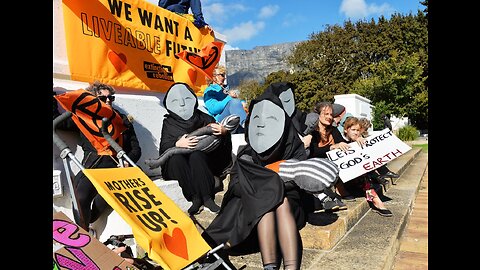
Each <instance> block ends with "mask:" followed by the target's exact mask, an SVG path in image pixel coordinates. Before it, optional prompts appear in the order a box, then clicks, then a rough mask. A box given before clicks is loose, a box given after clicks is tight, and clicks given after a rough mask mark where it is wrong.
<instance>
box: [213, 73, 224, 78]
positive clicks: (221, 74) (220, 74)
mask: <svg viewBox="0 0 480 270" xmlns="http://www.w3.org/2000/svg"><path fill="white" fill-rule="evenodd" d="M213 75H215V76H222V77H225V74H224V73H218V74H213Z"/></svg>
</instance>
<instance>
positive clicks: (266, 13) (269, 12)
mask: <svg viewBox="0 0 480 270" xmlns="http://www.w3.org/2000/svg"><path fill="white" fill-rule="evenodd" d="M278 10H280V7H279V6H278V5H268V6H264V7H262V8H261V9H260V14H258V18H260V19H266V18H270V17H272V16H274V15H275V14H277V12H278Z"/></svg>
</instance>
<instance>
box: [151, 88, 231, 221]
mask: <svg viewBox="0 0 480 270" xmlns="http://www.w3.org/2000/svg"><path fill="white" fill-rule="evenodd" d="M163 105H164V107H165V109H166V110H167V114H166V115H165V118H164V120H163V125H162V134H161V139H160V147H159V154H160V156H161V155H162V153H163V152H165V151H167V150H168V149H170V148H172V147H185V148H191V149H193V148H195V146H196V145H197V143H198V138H196V136H187V135H188V134H189V133H191V132H193V131H195V130H197V129H199V128H201V127H204V126H206V125H210V126H211V127H212V129H213V134H214V135H217V136H220V137H221V138H222V139H221V140H220V143H219V146H218V147H217V148H216V149H215V150H213V151H211V152H208V153H206V152H204V151H200V150H196V151H192V152H190V153H183V154H174V155H172V156H171V157H170V158H169V159H168V160H167V161H166V162H165V164H164V165H163V166H162V167H161V170H162V177H163V178H164V179H172V180H177V181H178V183H179V185H180V187H181V188H182V193H183V196H184V197H185V199H187V201H190V202H192V206H191V207H190V208H189V209H188V213H189V214H191V215H195V214H198V213H200V212H201V211H202V210H203V206H205V207H206V208H208V209H209V210H210V211H211V212H214V213H216V212H218V211H219V210H220V207H219V206H218V205H217V204H215V202H214V196H215V180H214V176H218V175H220V174H222V172H223V171H224V170H225V169H226V168H227V167H228V166H229V165H230V164H231V163H232V141H231V135H230V133H229V132H228V131H227V129H226V128H225V127H224V126H222V125H220V124H218V123H216V121H215V119H214V118H213V117H212V116H210V115H208V114H206V113H204V112H202V111H200V110H199V109H198V99H197V96H196V95H195V93H194V92H193V90H192V89H191V88H190V87H189V86H188V85H187V84H184V83H175V84H173V85H172V86H171V87H170V88H169V89H168V91H167V93H166V94H165V98H164V99H163Z"/></svg>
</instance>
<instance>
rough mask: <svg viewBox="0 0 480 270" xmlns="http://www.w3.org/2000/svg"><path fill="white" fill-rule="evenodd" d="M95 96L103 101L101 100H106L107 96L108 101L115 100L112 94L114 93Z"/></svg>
mask: <svg viewBox="0 0 480 270" xmlns="http://www.w3.org/2000/svg"><path fill="white" fill-rule="evenodd" d="M97 98H98V99H100V100H101V101H103V102H107V98H108V100H110V102H112V101H114V100H115V96H114V95H108V96H98V97H97Z"/></svg>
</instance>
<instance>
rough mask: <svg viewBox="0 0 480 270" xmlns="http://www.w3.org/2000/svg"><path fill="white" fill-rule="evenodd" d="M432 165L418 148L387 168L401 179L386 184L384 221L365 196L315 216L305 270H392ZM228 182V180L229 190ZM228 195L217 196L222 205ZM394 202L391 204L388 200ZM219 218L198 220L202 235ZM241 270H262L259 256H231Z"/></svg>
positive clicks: (306, 236) (306, 238)
mask: <svg viewBox="0 0 480 270" xmlns="http://www.w3.org/2000/svg"><path fill="white" fill-rule="evenodd" d="M427 164H428V155H427V154H426V153H422V152H421V149H420V148H417V147H413V148H412V150H410V151H409V152H407V153H405V154H404V155H402V156H400V157H399V158H397V159H395V160H393V161H392V162H390V163H389V164H388V167H389V169H390V170H392V171H394V172H397V173H398V174H400V175H401V177H400V178H399V179H397V180H396V181H395V182H394V185H392V183H390V184H388V185H387V191H386V192H385V193H384V195H385V196H386V198H387V201H385V200H384V201H385V204H386V206H387V207H388V208H389V209H390V210H391V211H392V212H393V213H394V216H393V217H382V216H380V215H378V214H377V213H375V212H373V211H370V207H369V205H368V203H367V202H366V200H365V199H364V198H363V197H359V198H356V199H355V200H354V201H345V203H346V204H347V206H348V209H347V210H343V211H338V212H333V213H316V214H311V216H310V218H309V223H308V224H307V225H306V226H305V227H304V228H303V229H302V230H301V231H300V234H301V237H302V242H303V247H304V249H303V256H302V269H335V270H340V269H369V270H372V269H382V270H383V269H391V266H392V264H393V259H394V256H395V254H396V252H397V251H398V246H399V244H398V238H399V237H400V236H401V233H402V232H403V229H404V227H405V224H406V222H407V220H408V216H409V213H410V211H411V207H412V203H413V200H414V198H415V194H416V191H417V190H418V187H419V184H420V180H421V178H422V175H423V174H424V172H425V170H426V168H427ZM228 181H229V178H228V177H227V178H226V179H225V180H224V187H225V189H226V187H227V186H228ZM224 193H225V191H221V192H219V193H217V195H216V198H215V201H216V202H217V203H218V204H219V205H220V204H221V201H222V198H223V194H224ZM388 198H390V200H388ZM214 217H215V214H212V213H210V212H208V211H203V212H202V213H201V214H199V215H197V216H196V219H197V221H198V222H199V224H200V225H199V226H198V228H199V231H200V232H201V231H202V230H203V228H204V227H206V226H208V224H210V222H211V221H212V220H213V218H214ZM230 261H231V262H232V264H233V265H234V266H235V267H237V269H263V268H262V263H261V257H260V253H256V254H251V255H247V256H232V257H230Z"/></svg>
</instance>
